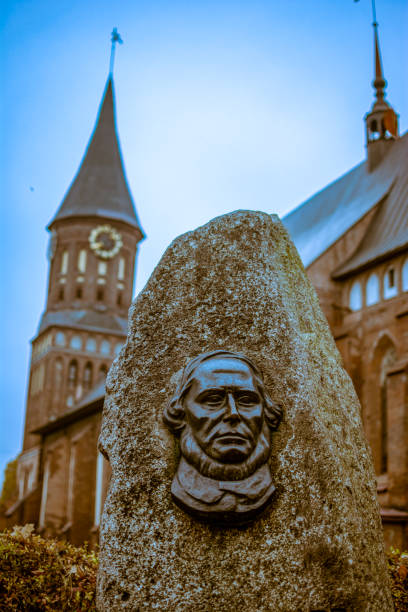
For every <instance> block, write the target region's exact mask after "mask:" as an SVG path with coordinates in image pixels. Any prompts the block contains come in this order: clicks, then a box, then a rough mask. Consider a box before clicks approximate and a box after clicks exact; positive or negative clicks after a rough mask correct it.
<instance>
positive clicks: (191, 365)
mask: <svg viewBox="0 0 408 612" xmlns="http://www.w3.org/2000/svg"><path fill="white" fill-rule="evenodd" d="M213 357H224V358H227V359H239V360H240V361H243V362H244V363H246V364H247V365H248V366H249V367H250V368H251V370H252V372H253V374H254V378H255V384H256V386H257V388H258V391H259V393H260V394H261V397H262V399H263V401H264V415H265V421H266V423H267V424H268V426H269V428H270V429H271V430H274V429H277V427H278V425H279V423H280V420H281V418H282V412H283V411H282V407H281V406H280V405H279V404H277V403H276V402H274V401H273V400H272V399H271V397H270V396H269V394H268V392H267V390H266V388H265V384H264V381H263V378H262V374H261V371H260V370H259V368H258V367H257V366H256V365H255V364H254V362H253V361H251V359H249V357H247V356H246V355H244V354H243V353H234V352H232V351H223V350H218V351H211V352H209V353H202V354H201V355H198V357H195V358H194V359H192V360H191V361H189V362H188V364H187V365H186V367H185V368H184V371H183V376H182V377H181V381H180V384H179V386H178V388H177V391H176V393H175V395H174V396H173V398H172V399H171V400H170V402H169V403H168V405H167V406H166V407H165V409H164V410H163V421H164V423H165V424H166V425H167V427H168V428H169V429H170V430H171V431H172V432H173V433H177V434H179V433H180V432H181V431H182V430H183V429H184V426H185V424H186V421H185V411H184V407H183V398H184V396H185V394H186V393H187V392H188V390H189V389H190V387H191V385H192V384H193V380H194V374H195V371H196V370H197V368H198V367H199V366H200V365H201V364H202V363H203V362H204V361H207V360H208V359H212V358H213Z"/></svg>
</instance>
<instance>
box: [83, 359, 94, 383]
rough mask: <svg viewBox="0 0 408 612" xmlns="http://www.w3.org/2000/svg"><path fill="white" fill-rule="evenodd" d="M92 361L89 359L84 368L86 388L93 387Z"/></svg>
mask: <svg viewBox="0 0 408 612" xmlns="http://www.w3.org/2000/svg"><path fill="white" fill-rule="evenodd" d="M92 369H93V368H92V363H91V362H90V361H88V363H87V364H86V366H85V369H84V388H85V389H90V388H91V387H92Z"/></svg>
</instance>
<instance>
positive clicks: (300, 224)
mask: <svg viewBox="0 0 408 612" xmlns="http://www.w3.org/2000/svg"><path fill="white" fill-rule="evenodd" d="M407 176H408V132H407V133H405V134H404V135H403V136H402V137H401V138H399V139H397V140H395V141H394V142H393V143H392V146H391V147H390V149H389V151H388V153H387V154H386V155H385V157H384V158H383V160H382V161H381V162H380V163H379V164H378V166H376V168H375V169H374V170H373V171H371V172H370V171H369V169H368V166H367V161H365V162H363V163H361V164H359V165H358V166H356V167H355V168H353V169H352V170H350V171H349V172H347V174H345V175H343V176H342V177H340V178H339V179H337V180H336V181H334V182H333V183H331V184H330V185H328V186H327V187H325V188H324V189H322V190H321V191H319V192H318V193H316V194H315V195H314V196H312V197H311V198H310V199H308V200H306V202H304V203H303V204H301V205H300V206H298V207H297V208H296V209H295V210H294V211H292V212H291V213H289V214H288V215H286V216H285V217H284V218H283V219H282V221H283V223H284V225H285V226H286V229H287V230H288V231H289V233H290V235H291V237H292V240H293V242H294V243H295V246H296V247H297V249H298V251H299V254H300V256H301V258H302V261H303V263H304V265H305V266H306V267H307V266H309V265H310V264H311V263H312V262H313V261H315V260H316V259H317V258H318V257H319V256H320V255H322V254H323V253H324V252H325V251H326V250H327V249H328V248H329V247H330V246H331V245H332V244H334V242H336V240H338V239H339V238H340V237H341V236H342V235H343V234H345V233H346V232H347V231H348V230H349V229H350V228H351V227H352V226H353V225H354V224H355V223H357V221H359V220H360V219H361V218H362V217H363V216H364V215H365V214H366V213H368V212H369V211H370V210H372V209H373V207H375V206H376V205H379V207H378V211H377V213H376V215H375V216H374V218H373V220H372V222H371V225H370V228H369V231H368V232H367V233H366V236H365V238H364V239H363V240H362V242H361V243H360V245H359V246H358V247H357V250H356V251H355V252H354V254H353V255H352V257H351V258H350V259H349V261H348V262H347V263H345V264H344V265H342V267H341V268H339V269H338V270H336V273H335V276H336V277H337V276H339V275H344V274H346V273H351V272H352V271H355V270H356V269H357V268H360V267H361V266H367V265H368V264H369V263H372V262H373V261H377V260H378V259H380V258H383V257H385V256H387V255H389V254H391V252H395V250H398V249H401V248H403V247H404V246H407V245H408V205H407V202H408V178H407Z"/></svg>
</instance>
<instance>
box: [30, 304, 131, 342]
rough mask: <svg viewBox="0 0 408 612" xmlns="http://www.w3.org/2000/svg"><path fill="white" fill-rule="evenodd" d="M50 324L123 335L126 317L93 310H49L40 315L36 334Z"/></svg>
mask: <svg viewBox="0 0 408 612" xmlns="http://www.w3.org/2000/svg"><path fill="white" fill-rule="evenodd" d="M52 326H57V327H70V328H72V329H84V330H87V331H94V332H102V333H109V334H117V335H120V336H123V335H126V332H127V319H126V318H123V317H119V316H118V315H115V314H110V313H107V312H97V311H94V310H69V309H67V310H49V311H46V312H45V313H44V314H43V316H42V317H41V321H40V326H39V329H38V334H41V333H42V332H43V331H45V330H46V329H48V328H49V327H52Z"/></svg>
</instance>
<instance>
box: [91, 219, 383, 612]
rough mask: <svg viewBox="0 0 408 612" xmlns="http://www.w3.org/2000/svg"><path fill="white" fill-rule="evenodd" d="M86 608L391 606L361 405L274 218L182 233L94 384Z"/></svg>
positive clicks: (203, 611)
mask: <svg viewBox="0 0 408 612" xmlns="http://www.w3.org/2000/svg"><path fill="white" fill-rule="evenodd" d="M100 448H101V450H102V452H103V453H104V454H105V456H106V457H107V458H108V459H109V461H110V463H111V467H112V478H111V483H110V487H109V492H108V496H107V500H106V503H105V507H104V512H103V517H102V524H101V541H100V546H101V549H100V570H99V577H98V594H97V601H98V606H99V610H101V611H103V612H105V611H111V610H112V611H114V610H135V611H136V610H161V611H162V610H166V611H167V610H168V611H180V612H181V611H189V612H207V611H214V612H218V611H219V612H227V611H228V612H235V611H237V610H245V611H250V612H252V611H254V612H255V611H266V610H268V611H272V612H279V611H282V612H311V611H316V610H319V611H323V610H324V611H326V612H327V611H329V610H332V611H333V610H344V611H348V612H351V611H353V612H354V611H356V612H357V611H358V612H359V611H366V610H367V611H368V610H369V611H372V612H388V611H391V610H392V609H393V607H392V603H391V597H390V591H389V584H388V574H387V567H386V561H385V556H384V550H383V540H382V529H381V521H380V517H379V509H378V504H377V498H376V484H375V478H374V473H373V468H372V462H371V456H370V452H369V449H368V446H367V442H366V440H365V437H364V434H363V432H362V426H361V418H360V407H359V403H358V400H357V397H356V394H355V392H354V389H353V386H352V383H351V381H350V378H349V377H348V375H347V374H346V373H345V371H344V369H343V367H342V364H341V358H340V356H339V353H338V351H337V349H336V346H335V343H334V340H333V338H332V336H331V333H330V330H329V328H328V325H327V322H326V320H325V319H324V317H323V315H322V313H321V310H320V306H319V303H318V299H317V296H316V294H315V291H314V289H313V287H312V286H311V284H310V282H309V281H308V279H307V277H306V274H305V271H304V268H303V266H302V263H301V261H300V259H299V256H298V254H297V252H296V249H295V248H294V246H293V244H292V242H291V240H290V238H289V236H288V234H287V232H286V230H285V229H284V227H283V225H282V223H281V222H280V221H279V219H278V218H277V217H276V216H269V215H267V214H264V213H258V212H251V211H237V212H235V213H231V214H229V215H225V216H223V217H219V218H217V219H214V220H212V221H211V222H210V223H208V224H207V225H205V226H203V227H200V228H198V229H197V230H195V231H193V232H189V233H187V234H185V235H183V236H180V237H179V238H177V239H176V240H175V241H174V242H173V243H172V244H171V245H170V247H169V248H168V249H167V251H166V253H165V254H164V255H163V257H162V259H161V261H160V262H159V264H158V266H157V267H156V269H155V271H154V272H153V274H152V276H151V278H150V280H149V281H148V283H147V285H146V287H145V288H144V289H143V291H142V292H141V293H140V294H139V296H138V298H137V299H136V301H135V302H134V304H133V305H132V307H131V310H130V314H129V333H128V339H127V343H126V345H125V346H124V347H123V349H122V351H121V353H120V355H119V356H118V358H117V359H116V360H115V361H114V363H113V366H112V368H111V370H110V373H109V375H108V380H107V395H106V401H105V407H104V414H103V422H102V430H101V437H100Z"/></svg>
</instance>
